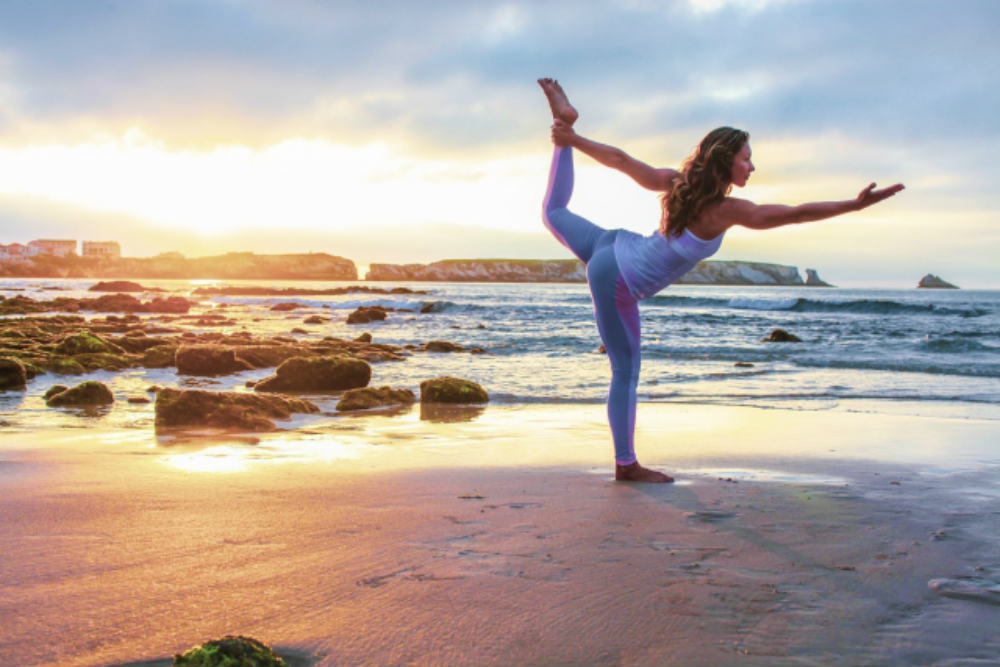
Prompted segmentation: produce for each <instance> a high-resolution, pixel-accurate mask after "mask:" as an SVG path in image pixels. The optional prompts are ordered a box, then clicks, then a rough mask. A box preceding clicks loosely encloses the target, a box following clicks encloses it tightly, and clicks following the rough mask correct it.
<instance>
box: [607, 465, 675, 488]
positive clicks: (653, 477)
mask: <svg viewBox="0 0 1000 667" xmlns="http://www.w3.org/2000/svg"><path fill="white" fill-rule="evenodd" d="M615 481H616V482H654V483H657V484H669V483H670V482H673V481H674V478H673V477H671V476H670V475H664V474H663V473H662V472H657V471H655V470H650V469H649V468H643V467H642V466H641V465H639V462H638V461H635V462H634V463H630V464H628V465H627V466H621V465H616V466H615Z"/></svg>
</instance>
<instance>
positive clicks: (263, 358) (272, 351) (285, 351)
mask: <svg viewBox="0 0 1000 667" xmlns="http://www.w3.org/2000/svg"><path fill="white" fill-rule="evenodd" d="M233 349H234V350H236V356H238V357H239V358H240V359H243V360H244V361H246V362H247V363H248V364H251V365H252V366H253V367H254V368H274V367H275V366H278V365H279V364H281V362H283V361H288V360H289V359H292V358H294V357H302V356H306V355H308V354H309V351H308V350H307V349H305V348H303V347H301V346H299V345H236V346H234V347H233Z"/></svg>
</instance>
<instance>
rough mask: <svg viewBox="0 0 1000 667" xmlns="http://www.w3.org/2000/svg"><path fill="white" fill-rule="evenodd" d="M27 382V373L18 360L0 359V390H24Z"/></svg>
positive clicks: (11, 358) (10, 358)
mask: <svg viewBox="0 0 1000 667" xmlns="http://www.w3.org/2000/svg"><path fill="white" fill-rule="evenodd" d="M27 381H28V371H27V370H26V369H25V368H24V364H23V363H21V361H20V360H18V359H14V358H13V357H0V389H24V388H25V387H26V386H27Z"/></svg>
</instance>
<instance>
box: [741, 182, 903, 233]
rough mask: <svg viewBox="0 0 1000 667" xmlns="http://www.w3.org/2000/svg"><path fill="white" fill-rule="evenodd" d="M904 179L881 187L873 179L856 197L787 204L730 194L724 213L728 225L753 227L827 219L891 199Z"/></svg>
mask: <svg viewBox="0 0 1000 667" xmlns="http://www.w3.org/2000/svg"><path fill="white" fill-rule="evenodd" d="M903 187H904V186H903V184H902V183H896V184H895V185H890V186H889V187H887V188H882V189H881V190H876V189H875V184H874V183H872V184H871V185H869V186H868V187H866V188H865V189H864V190H862V191H861V193H860V194H859V195H858V196H857V197H856V198H854V199H844V200H842V201H822V202H810V203H808V204H799V205H798V206H784V205H781V204H754V203H753V202H749V201H747V200H745V199H736V198H732V197H730V198H728V199H727V200H726V201H725V212H724V217H725V218H726V222H727V223H728V225H727V226H729V225H741V226H743V227H749V228H750V229H773V228H774V227H781V226H783V225H794V224H797V223H800V222H813V221H816V220H825V219H827V218H832V217H834V216H837V215H841V214H843V213H849V212H851V211H860V210H861V209H863V208H868V207H869V206H872V205H873V204H877V203H879V202H880V201H883V200H885V199H888V198H889V197H891V196H893V195H894V194H896V193H897V192H899V191H900V190H902V189H903Z"/></svg>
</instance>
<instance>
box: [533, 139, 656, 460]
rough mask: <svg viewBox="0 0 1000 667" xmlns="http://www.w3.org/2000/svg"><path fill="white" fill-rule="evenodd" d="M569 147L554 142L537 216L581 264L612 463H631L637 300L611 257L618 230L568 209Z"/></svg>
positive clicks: (636, 377)
mask: <svg viewBox="0 0 1000 667" xmlns="http://www.w3.org/2000/svg"><path fill="white" fill-rule="evenodd" d="M572 194H573V151H572V149H571V148H568V147H560V146H557V147H556V150H555V154H554V155H553V156H552V170H551V171H550V172H549V188H548V191H547V192H546V193H545V202H544V203H543V205H542V220H543V221H544V222H545V226H546V227H548V229H549V231H550V232H552V234H553V235H554V236H555V237H556V239H558V241H559V242H560V243H562V244H563V245H564V246H566V247H567V248H569V249H570V251H572V253H573V254H574V255H576V256H577V257H579V258H580V260H581V261H582V262H583V263H584V264H586V265H587V284H588V285H589V286H590V295H591V297H592V298H593V300H594V316H595V318H596V319H597V330H598V331H599V332H600V334H601V341H602V342H603V343H604V348H605V349H606V350H607V351H608V360H609V361H610V362H611V388H610V389H609V390H608V423H609V424H610V425H611V438H612V440H613V441H614V443H615V462H616V463H618V464H619V465H628V464H629V463H634V462H635V460H636V458H635V445H634V434H635V401H636V398H635V393H636V387H638V385H639V364H640V361H641V357H640V352H639V304H638V303H637V302H636V300H635V298H634V297H633V296H632V295H631V294H630V293H629V291H628V287H627V286H626V285H625V280H624V279H623V278H622V275H621V272H620V271H619V270H618V261H617V260H616V259H615V237H616V236H618V230H617V229H613V230H607V229H603V228H601V227H598V226H597V225H595V224H594V223H592V222H590V221H589V220H586V219H584V218H581V217H580V216H578V215H576V214H575V213H571V212H570V211H569V209H567V208H566V205H567V204H569V198H570V196H571V195H572Z"/></svg>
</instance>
